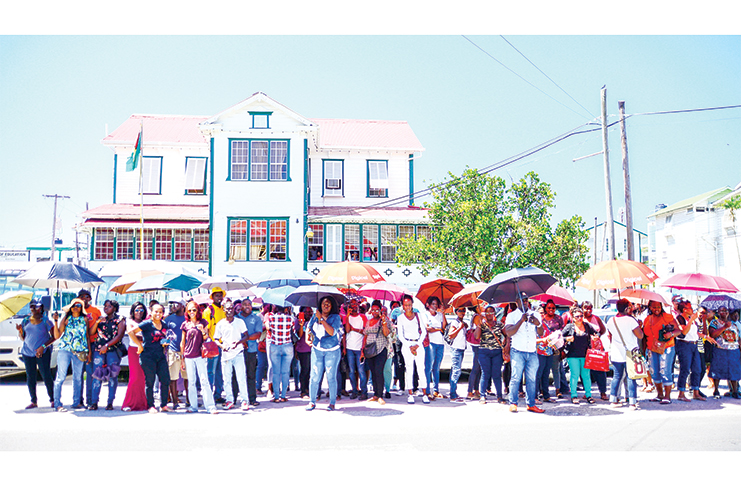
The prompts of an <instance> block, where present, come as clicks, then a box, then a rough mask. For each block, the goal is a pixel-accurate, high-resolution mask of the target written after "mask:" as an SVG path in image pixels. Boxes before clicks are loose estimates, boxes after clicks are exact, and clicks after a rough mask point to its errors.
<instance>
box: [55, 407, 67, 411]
mask: <svg viewBox="0 0 741 486" xmlns="http://www.w3.org/2000/svg"><path fill="white" fill-rule="evenodd" d="M66 411H67V409H66V408H64V407H57V412H66Z"/></svg>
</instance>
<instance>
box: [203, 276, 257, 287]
mask: <svg viewBox="0 0 741 486" xmlns="http://www.w3.org/2000/svg"><path fill="white" fill-rule="evenodd" d="M253 285H254V284H253V283H252V282H250V281H249V280H247V279H246V278H244V277H240V276H239V275H214V276H213V277H209V278H207V279H206V280H204V281H203V283H202V284H201V285H199V288H202V289H207V290H211V289H212V288H213V287H219V288H221V289H223V290H225V291H229V290H236V289H248V288H250V287H252V286H253Z"/></svg>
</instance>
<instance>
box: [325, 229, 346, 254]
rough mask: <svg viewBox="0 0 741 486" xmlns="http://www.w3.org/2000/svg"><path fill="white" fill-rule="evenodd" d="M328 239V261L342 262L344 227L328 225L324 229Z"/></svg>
mask: <svg viewBox="0 0 741 486" xmlns="http://www.w3.org/2000/svg"><path fill="white" fill-rule="evenodd" d="M324 230H325V239H326V248H325V251H326V260H327V261H328V262H339V261H342V225H341V224H328V225H326V226H325V227H324Z"/></svg>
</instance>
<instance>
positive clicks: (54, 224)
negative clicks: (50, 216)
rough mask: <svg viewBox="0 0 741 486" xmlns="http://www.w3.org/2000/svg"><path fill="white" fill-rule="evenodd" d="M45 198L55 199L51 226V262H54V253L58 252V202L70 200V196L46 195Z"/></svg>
mask: <svg viewBox="0 0 741 486" xmlns="http://www.w3.org/2000/svg"><path fill="white" fill-rule="evenodd" d="M44 197H53V198H54V220H53V221H52V224H51V261H54V252H56V251H57V243H56V239H57V200H58V199H59V198H64V199H69V196H60V195H59V194H44Z"/></svg>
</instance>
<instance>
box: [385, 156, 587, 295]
mask: <svg viewBox="0 0 741 486" xmlns="http://www.w3.org/2000/svg"><path fill="white" fill-rule="evenodd" d="M449 177H450V180H449V181H446V182H445V183H443V184H440V185H438V186H435V187H434V188H433V189H432V195H433V198H434V199H433V201H432V202H431V203H430V204H429V205H428V206H427V207H428V209H429V218H430V220H431V226H432V235H433V236H432V239H429V238H417V239H415V238H413V237H409V238H402V239H399V240H398V241H397V250H396V257H397V259H398V261H399V264H400V265H410V264H414V263H419V264H420V265H421V268H422V272H423V273H424V274H425V275H427V274H429V273H430V272H431V271H432V270H435V271H437V273H438V274H439V275H441V276H444V277H448V278H453V279H457V280H462V281H464V282H489V281H490V280H491V279H492V278H493V277H495V276H496V275H498V274H500V273H502V272H506V271H507V270H510V269H512V268H522V267H527V266H528V265H533V266H536V267H539V268H541V269H543V270H545V271H547V272H549V273H551V275H553V276H554V277H556V278H557V279H559V280H560V281H561V283H562V284H564V285H569V286H570V285H571V284H573V282H574V281H576V280H577V279H578V278H579V277H580V276H581V275H582V274H583V273H584V272H585V271H586V270H587V269H588V268H589V264H588V263H587V258H586V256H587V247H586V245H585V242H586V241H587V238H588V233H587V231H586V230H584V229H583V228H584V223H583V222H582V220H581V217H580V216H573V217H572V218H570V219H568V220H564V221H561V222H560V223H558V225H557V226H556V228H555V229H552V228H551V222H550V219H551V215H550V210H551V209H552V208H553V207H554V206H553V200H554V197H555V193H554V192H553V191H552V190H551V186H550V184H548V183H546V182H542V181H540V179H539V178H538V175H537V174H535V173H534V172H530V173H528V174H527V175H525V177H523V178H522V179H520V180H519V181H517V182H514V183H513V184H512V185H511V186H510V187H509V188H508V187H507V185H506V183H505V181H504V179H502V178H500V177H497V176H492V175H488V174H479V173H478V172H476V171H475V170H472V169H466V170H465V171H464V172H463V174H462V175H461V176H460V177H458V176H455V175H453V174H452V173H449Z"/></svg>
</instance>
